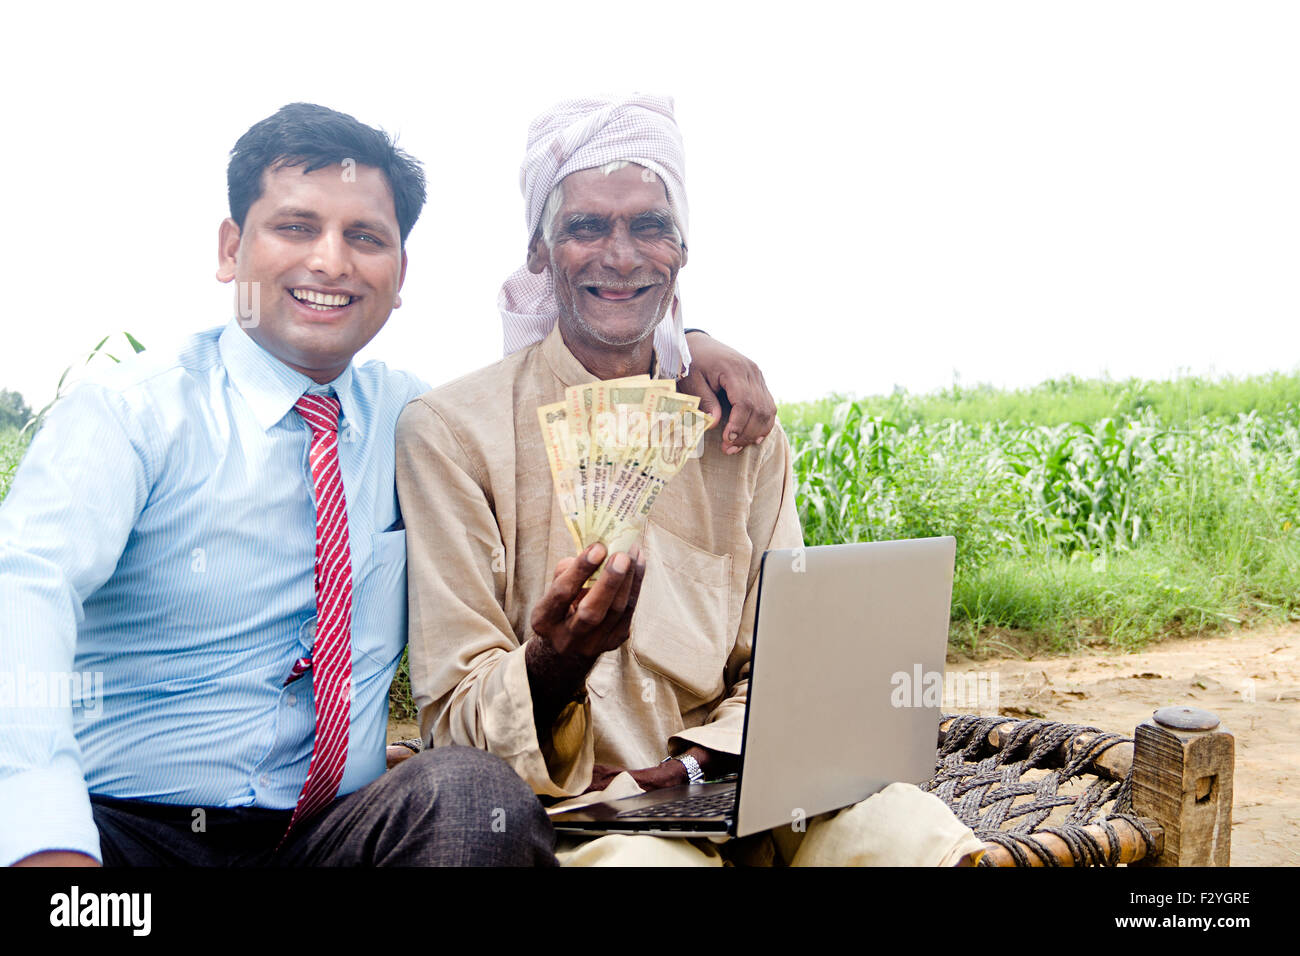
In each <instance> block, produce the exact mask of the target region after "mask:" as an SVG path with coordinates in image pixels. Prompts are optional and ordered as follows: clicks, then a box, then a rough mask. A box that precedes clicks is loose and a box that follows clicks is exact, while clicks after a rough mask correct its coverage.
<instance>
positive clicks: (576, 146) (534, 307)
mask: <svg viewBox="0 0 1300 956" xmlns="http://www.w3.org/2000/svg"><path fill="white" fill-rule="evenodd" d="M617 160H627V161H628V162H632V163H636V164H637V165H638V166H644V167H646V168H647V169H650V170H653V171H654V172H655V173H656V174H657V175H658V176H659V178H660V179H661V180H662V181H663V183H664V186H665V188H666V189H667V191H668V204H669V206H670V207H671V208H672V212H673V216H674V218H675V219H676V221H677V229H678V231H679V232H680V233H681V236H682V241H683V242H685V241H686V231H687V219H688V214H687V207H686V187H685V183H684V177H685V171H686V170H685V156H684V153H683V150H682V135H681V133H680V132H679V131H678V129H677V121H676V120H675V119H674V118H673V101H672V99H671V98H670V97H667V96H650V95H647V94H633V95H632V96H628V97H625V98H622V99H614V100H610V99H576V100H564V101H562V102H560V103H556V104H555V105H554V106H552V107H551V108H550V109H549V110H547V111H546V112H545V113H542V114H541V115H540V116H538V117H537V118H536V119H535V120H533V122H532V124H531V125H530V126H529V127H528V147H527V150H526V151H525V153H524V161H523V163H522V164H521V165H520V167H519V188H520V190H521V191H522V192H523V194H524V215H525V218H526V220H527V223H528V235H529V237H530V238H531V237H532V235H533V233H534V232H536V231H537V226H538V224H539V223H540V222H541V220H542V209H543V208H544V207H545V206H546V200H547V197H549V196H550V194H551V190H552V189H554V188H555V186H556V185H557V184H558V183H560V181H561V180H563V179H564V177H565V176H568V175H569V174H570V173H576V172H578V171H579V170H583V169H592V168H596V167H600V166H604V165H605V164H606V163H612V162H615V161H617ZM497 307H498V308H499V309H500V310H501V321H502V324H503V325H504V327H505V350H506V354H507V355H508V354H510V353H511V352H516V351H518V350H519V349H521V348H524V347H525V346H528V345H532V344H533V343H534V342H540V341H541V340H542V339H544V338H545V337H546V336H547V334H548V333H549V332H550V331H551V329H553V328H554V327H555V323H556V320H557V319H558V318H559V315H560V313H559V307H558V306H557V304H556V301H555V286H554V282H553V280H552V278H551V271H550V270H549V269H547V270H545V271H544V272H542V274H541V275H534V274H533V273H531V272H529V271H528V266H527V265H524V266H523V267H521V268H519V269H518V270H516V271H515V272H513V273H512V274H511V275H510V277H509V278H508V279H506V281H505V283H504V284H503V285H502V286H501V294H500V295H499V296H498V297H497ZM654 343H655V352H656V353H657V354H658V357H659V367H660V368H661V369H663V370H664V372H665V373H667V374H670V375H671V374H681V375H684V374H686V372H687V371H688V370H689V369H690V365H691V352H690V348H689V347H688V346H687V344H686V334H685V329H684V326H683V322H682V305H681V286H680V282H679V283H678V287H677V289H675V290H674V295H673V303H672V308H671V309H670V310H669V313H668V314H667V315H666V316H664V319H663V321H662V322H660V323H659V326H658V327H657V328H656V329H655V338H654Z"/></svg>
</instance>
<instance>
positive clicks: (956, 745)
mask: <svg viewBox="0 0 1300 956" xmlns="http://www.w3.org/2000/svg"><path fill="white" fill-rule="evenodd" d="M1233 759H1234V741H1233V736H1232V734H1231V732H1229V731H1228V730H1227V729H1226V728H1225V727H1223V725H1222V724H1221V723H1220V721H1219V719H1218V718H1217V717H1216V716H1215V715H1214V714H1211V713H1209V712H1207V711H1203V710H1198V709H1196V708H1191V707H1166V708H1163V709H1161V710H1157V711H1156V712H1155V713H1154V714H1153V715H1152V717H1151V718H1150V719H1148V720H1146V721H1143V722H1142V723H1141V724H1140V725H1138V727H1137V729H1136V731H1135V733H1134V735H1133V737H1132V738H1126V737H1120V736H1119V735H1116V734H1110V733H1104V732H1102V731H1099V730H1097V729H1096V728H1093V727H1083V726H1079V725H1071V724H1060V723H1054V722H1050V721H1044V720H1031V721H1025V720H1019V719H1016V718H1012V717H995V718H976V717H966V716H945V717H944V719H943V720H942V721H941V723H940V727H939V754H938V760H937V762H936V763H937V766H936V774H935V777H934V778H933V779H932V780H931V781H930V782H929V783H928V784H926V785H925V788H924V789H926V790H929V791H930V792H933V793H936V794H937V795H938V796H939V797H940V798H942V799H944V801H945V802H946V803H948V805H949V806H950V807H952V809H953V811H954V812H955V813H957V815H958V817H960V818H962V820H963V822H965V823H966V824H967V825H968V826H970V827H971V828H972V829H974V830H975V832H976V835H977V836H979V837H980V838H981V839H983V840H984V841H985V847H984V849H985V853H984V857H983V858H982V859H981V861H980V865H982V866H1080V865H1112V866H1113V865H1119V864H1129V865H1136V866H1227V865H1229V861H1230V853H1231V831H1232V776H1233ZM1030 771H1033V772H1034V773H1030ZM1022 775H1024V776H1022ZM1089 781H1090V782H1089ZM1066 784H1071V785H1073V786H1075V788H1076V789H1078V790H1080V792H1079V793H1078V794H1076V795H1069V796H1067V795H1063V794H1059V793H1058V792H1057V787H1058V785H1066ZM1062 814H1064V815H1065V819H1063V820H1060V819H1055V820H1054V819H1052V818H1053V817H1060V816H1061V815H1062Z"/></svg>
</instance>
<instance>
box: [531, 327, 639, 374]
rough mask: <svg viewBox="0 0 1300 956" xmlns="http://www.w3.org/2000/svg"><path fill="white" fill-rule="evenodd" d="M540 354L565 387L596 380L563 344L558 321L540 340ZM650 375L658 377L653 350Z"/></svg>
mask: <svg viewBox="0 0 1300 956" xmlns="http://www.w3.org/2000/svg"><path fill="white" fill-rule="evenodd" d="M542 356H543V357H544V358H545V359H546V364H547V365H549V366H550V367H551V371H552V372H554V373H555V377H556V378H558V379H559V380H560V382H561V383H563V385H564V387H565V388H568V387H569V386H571V385H585V384H587V383H588V382H594V381H596V380H597V379H596V376H594V375H592V374H591V373H590V372H589V371H587V366H585V365H583V364H582V363H581V362H579V361H578V360H577V359H576V358H574V355H573V353H572V352H570V351H569V347H568V346H567V345H565V344H564V336H562V335H560V323H559V322H556V323H555V326H554V328H552V329H551V331H550V332H548V333H547V334H546V338H544V339H543V340H542ZM650 377H651V378H659V377H660V365H659V353H658V352H655V354H654V358H653V359H652V360H651V362H650Z"/></svg>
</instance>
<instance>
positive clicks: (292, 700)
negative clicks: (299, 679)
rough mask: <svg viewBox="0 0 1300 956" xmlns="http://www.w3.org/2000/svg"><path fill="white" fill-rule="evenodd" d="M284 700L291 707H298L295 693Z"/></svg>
mask: <svg viewBox="0 0 1300 956" xmlns="http://www.w3.org/2000/svg"><path fill="white" fill-rule="evenodd" d="M284 702H285V703H286V704H288V705H289V706H290V707H296V706H297V704H298V698H297V697H295V696H293V694H290V695H289V696H288V697H286V698H285V699H284Z"/></svg>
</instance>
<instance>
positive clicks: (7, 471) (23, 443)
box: [0, 429, 27, 501]
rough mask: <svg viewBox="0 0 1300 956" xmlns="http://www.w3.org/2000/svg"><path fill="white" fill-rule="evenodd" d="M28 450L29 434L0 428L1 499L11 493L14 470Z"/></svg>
mask: <svg viewBox="0 0 1300 956" xmlns="http://www.w3.org/2000/svg"><path fill="white" fill-rule="evenodd" d="M26 451H27V436H20V435H19V433H18V430H17V429H3V430H0V501H3V500H4V496H5V495H7V494H8V493H9V486H10V484H12V483H13V479H14V472H15V471H17V470H18V463H19V462H20V461H22V457H23V453H24V452H26Z"/></svg>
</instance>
